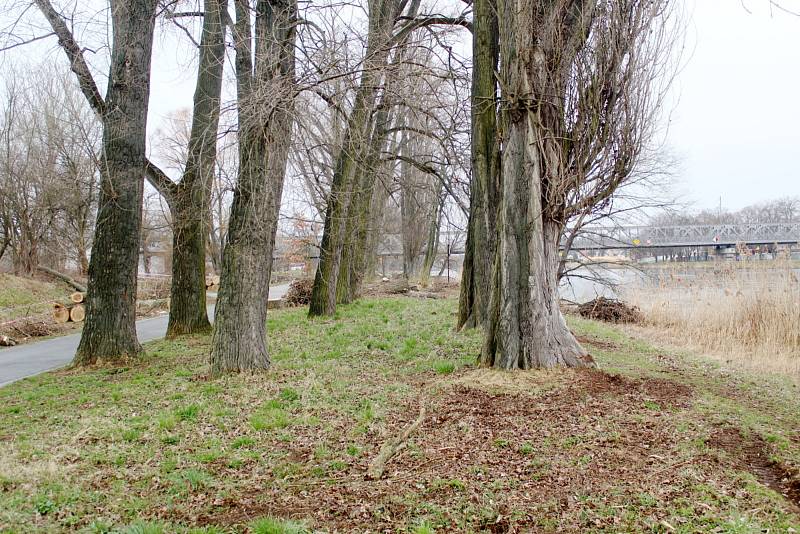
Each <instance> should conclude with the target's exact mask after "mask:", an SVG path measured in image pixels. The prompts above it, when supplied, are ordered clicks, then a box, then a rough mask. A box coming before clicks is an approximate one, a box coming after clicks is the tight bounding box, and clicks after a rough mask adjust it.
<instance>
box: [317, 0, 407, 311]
mask: <svg viewBox="0 0 800 534" xmlns="http://www.w3.org/2000/svg"><path fill="white" fill-rule="evenodd" d="M400 7H401V2H399V1H397V0H376V1H374V2H370V13H369V17H370V22H369V29H368V35H367V47H366V50H365V52H364V71H363V72H362V74H361V80H360V82H359V86H358V89H357V91H356V96H355V101H354V103H353V110H352V111H351V113H350V116H349V117H348V120H347V128H346V130H345V135H344V140H343V143H342V149H341V150H340V151H339V154H338V156H337V158H336V163H335V166H334V173H333V181H332V183H331V191H330V195H329V197H328V203H327V209H326V211H325V226H324V228H323V232H322V242H321V243H320V253H319V264H318V265H317V272H316V275H315V276H314V286H313V289H312V291H311V302H310V304H309V310H308V314H309V316H317V315H333V314H334V313H335V312H336V303H337V297H338V296H339V295H343V296H345V295H347V294H348V293H349V288H350V287H351V284H350V282H349V280H348V281H346V283H345V282H343V283H342V285H341V286H340V283H339V276H340V274H341V273H342V272H343V271H344V272H346V273H347V274H348V276H349V274H350V267H349V256H348V258H347V261H348V265H347V266H346V268H345V269H342V252H343V249H344V247H345V243H346V241H347V235H348V234H347V226H348V219H349V217H350V213H351V212H350V208H351V203H352V202H353V194H354V188H355V187H357V185H358V181H359V180H358V177H359V176H360V174H359V173H360V172H361V169H363V168H364V164H365V163H366V161H367V159H368V157H369V154H368V153H369V145H370V143H369V139H370V135H371V133H372V131H373V129H372V128H373V124H374V122H373V120H372V118H373V117H372V115H373V112H374V109H375V104H376V94H377V89H378V86H379V85H380V82H381V78H382V70H383V69H384V68H385V66H386V60H387V58H388V55H389V52H390V49H389V46H387V43H388V41H389V38H390V36H391V31H392V28H393V26H394V22H395V20H396V18H397V15H398V14H399V13H398V10H399V8H400Z"/></svg>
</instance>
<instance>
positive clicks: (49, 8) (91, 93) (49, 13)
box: [34, 0, 106, 116]
mask: <svg viewBox="0 0 800 534" xmlns="http://www.w3.org/2000/svg"><path fill="white" fill-rule="evenodd" d="M34 3H35V4H36V5H37V7H38V8H39V10H40V11H41V12H42V14H43V15H44V16H45V18H46V19H47V22H49V23H50V26H51V27H52V28H53V33H54V34H55V35H56V36H57V37H58V44H59V45H60V46H61V49H62V50H64V53H65V54H66V55H67V59H69V63H70V68H71V69H72V72H74V73H75V76H76V77H77V78H78V84H79V85H80V88H81V91H83V94H84V96H85V97H86V99H87V100H88V101H89V104H90V105H91V106H92V109H93V110H94V111H95V113H97V114H98V115H101V116H102V115H104V114H105V112H106V104H105V101H104V100H103V96H102V95H101V94H100V90H99V89H98V88H97V84H96V83H95V81H94V77H93V76H92V72H91V70H89V65H88V64H87V63H86V60H85V59H84V57H83V50H82V49H81V47H80V46H79V45H78V42H77V41H76V40H75V37H74V36H73V34H72V31H71V30H70V29H69V27H68V26H67V23H66V20H65V19H64V17H63V16H62V15H61V14H60V13H58V12H57V11H56V10H55V9H54V8H53V4H51V3H50V0H34Z"/></svg>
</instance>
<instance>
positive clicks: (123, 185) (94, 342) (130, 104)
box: [73, 0, 156, 365]
mask: <svg viewBox="0 0 800 534" xmlns="http://www.w3.org/2000/svg"><path fill="white" fill-rule="evenodd" d="M155 9H156V2H155V0H125V1H117V2H112V9H111V17H112V24H113V43H112V48H111V65H110V69H109V79H108V89H107V91H106V100H105V105H104V106H102V108H103V109H104V112H103V114H102V119H103V166H102V173H101V188H100V199H99V207H98V214H97V227H96V232H95V239H94V244H93V247H92V256H91V259H90V261H89V282H88V294H87V298H86V321H85V324H84V327H83V333H82V335H81V341H80V344H79V345H78V350H77V353H76V354H75V359H74V360H73V364H75V365H87V364H92V363H94V362H96V361H98V360H104V359H119V358H123V357H129V356H135V355H137V354H138V353H139V352H140V350H141V347H140V345H139V342H138V340H137V338H136V287H137V278H136V275H137V270H138V263H139V231H140V227H141V219H142V189H143V177H144V174H145V136H146V126H147V108H148V99H149V95H150V59H151V51H152V45H153V27H154V23H155Z"/></svg>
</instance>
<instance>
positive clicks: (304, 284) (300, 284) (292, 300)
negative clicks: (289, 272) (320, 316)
mask: <svg viewBox="0 0 800 534" xmlns="http://www.w3.org/2000/svg"><path fill="white" fill-rule="evenodd" d="M313 287H314V281H313V280H311V279H304V280H295V281H294V282H292V283H291V284H290V285H289V291H287V292H286V297H284V300H285V301H286V304H288V305H290V306H304V305H306V304H308V303H309V302H311V288H313Z"/></svg>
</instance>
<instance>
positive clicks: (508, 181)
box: [481, 0, 594, 369]
mask: <svg viewBox="0 0 800 534" xmlns="http://www.w3.org/2000/svg"><path fill="white" fill-rule="evenodd" d="M499 6H500V10H499V12H498V14H499V20H500V25H499V26H500V32H499V35H500V47H501V48H500V51H501V57H502V62H501V63H502V67H501V68H502V72H501V76H502V79H503V84H502V87H503V91H504V94H503V99H504V105H503V108H502V109H503V111H502V117H501V120H502V124H503V132H504V134H505V135H504V137H503V139H502V146H503V153H502V180H501V184H500V215H499V220H498V224H497V247H496V252H495V262H494V268H493V274H492V291H491V302H490V313H489V315H488V319H487V328H486V333H485V338H484V346H483V351H482V354H481V363H482V364H483V365H485V366H493V367H498V368H503V369H531V368H540V367H555V366H569V367H582V366H593V365H594V361H593V360H592V358H591V356H589V355H588V353H587V352H586V351H585V350H583V348H582V347H581V346H580V345H579V344H578V342H577V340H576V339H575V337H574V336H573V335H572V333H571V332H570V330H569V328H568V327H567V324H566V321H565V320H564V316H563V315H562V313H561V309H560V306H559V296H558V277H557V273H558V263H559V256H558V242H559V238H560V235H561V231H562V229H563V224H562V223H561V222H560V220H559V218H558V216H559V214H561V213H562V211H561V205H560V204H559V202H560V198H559V196H558V194H557V193H554V192H553V191H550V190H549V188H548V184H557V183H559V182H558V180H559V179H560V178H561V176H560V175H559V173H560V172H561V169H560V168H559V165H558V162H559V158H560V157H561V154H560V152H559V150H560V148H561V147H560V145H558V144H557V143H556V142H554V140H553V139H552V137H553V136H552V135H551V132H552V131H553V126H552V124H553V122H554V121H555V120H558V118H557V113H558V112H557V111H554V110H557V106H553V105H552V102H553V100H552V98H553V96H552V95H556V94H558V92H557V89H558V87H559V85H558V83H559V81H558V80H553V78H552V76H551V75H550V73H549V72H548V70H547V69H548V67H549V64H548V61H547V57H546V54H545V53H544V52H543V51H542V50H541V48H540V47H539V44H538V42H537V40H536V37H535V35H536V32H535V31H532V30H535V29H536V24H535V21H537V20H541V19H545V17H544V16H542V14H541V13H539V12H537V11H536V9H535V8H536V7H541V6H539V4H536V3H535V2H534V3H527V4H525V9H522V10H520V9H519V5H518V4H517V3H516V2H515V1H513V0H500V1H499ZM546 7H548V8H549V7H551V6H550V4H548V5H547V6H546ZM559 52H560V51H559Z"/></svg>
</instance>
